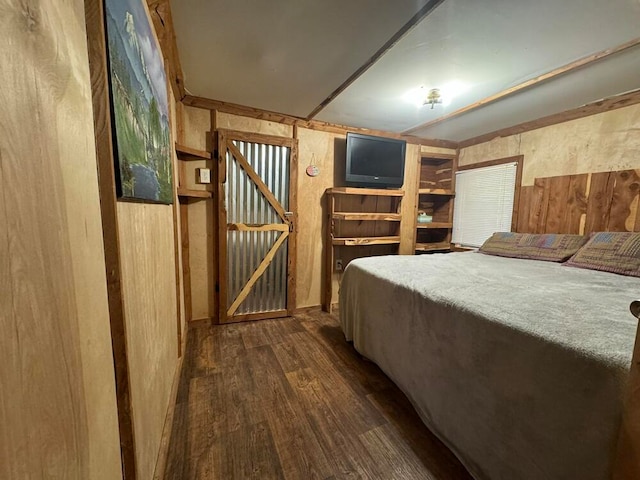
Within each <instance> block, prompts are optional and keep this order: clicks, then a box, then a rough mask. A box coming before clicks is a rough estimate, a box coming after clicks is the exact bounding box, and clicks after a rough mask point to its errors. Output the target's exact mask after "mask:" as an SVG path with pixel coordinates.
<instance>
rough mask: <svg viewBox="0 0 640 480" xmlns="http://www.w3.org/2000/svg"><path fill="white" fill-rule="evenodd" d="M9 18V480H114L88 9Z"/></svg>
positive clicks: (2, 277) (4, 52)
mask: <svg viewBox="0 0 640 480" xmlns="http://www.w3.org/2000/svg"><path fill="white" fill-rule="evenodd" d="M0 8H1V9H2V15H1V16H0V28H1V29H2V35H0V62H1V64H2V68H0V82H1V83H2V89H0V99H1V100H2V101H1V102H0V164H1V165H2V168H1V169H0V191H1V192H2V195H0V225H2V228H0V231H1V232H2V233H1V234H0V235H1V237H2V242H0V326H1V327H2V331H3V334H2V337H1V338H0V385H2V395H1V397H2V402H1V403H2V407H0V425H1V427H0V478H7V479H22V478H42V477H47V478H68V479H78V480H79V479H85V478H96V479H114V480H115V479H119V478H122V473H121V472H122V469H121V463H120V448H119V440H118V421H117V405H116V401H115V384H114V371H113V355H112V352H111V342H110V331H109V309H108V299H107V288H106V283H107V282H106V274H105V270H106V268H105V260H104V250H103V244H102V226H101V222H100V199H99V189H98V178H97V160H96V155H95V143H94V140H95V139H94V129H93V122H92V118H93V116H92V105H91V83H90V73H89V64H88V59H87V36H86V30H85V21H84V8H83V2H82V0H73V1H70V2H64V3H60V2H34V3H30V4H29V5H28V8H27V7H26V6H25V5H24V4H22V3H20V2H2V7H0ZM26 171H28V172H38V175H25V172H26Z"/></svg>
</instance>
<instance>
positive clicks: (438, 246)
mask: <svg viewBox="0 0 640 480" xmlns="http://www.w3.org/2000/svg"><path fill="white" fill-rule="evenodd" d="M437 250H451V244H450V243H449V242H441V243H416V252H435V251H437Z"/></svg>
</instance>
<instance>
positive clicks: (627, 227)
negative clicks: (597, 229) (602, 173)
mask: <svg viewBox="0 0 640 480" xmlns="http://www.w3.org/2000/svg"><path fill="white" fill-rule="evenodd" d="M638 173H640V170H623V171H620V172H615V173H614V176H615V184H614V187H613V198H612V199H611V210H610V211H609V221H608V223H607V230H608V231H630V232H633V231H640V224H638V223H637V221H636V219H637V213H638V197H639V195H640V176H639V175H638Z"/></svg>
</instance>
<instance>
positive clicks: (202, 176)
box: [198, 168, 211, 183]
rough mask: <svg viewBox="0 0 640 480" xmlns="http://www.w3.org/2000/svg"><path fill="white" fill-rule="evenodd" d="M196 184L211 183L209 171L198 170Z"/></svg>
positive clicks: (205, 169) (206, 169) (207, 169)
mask: <svg viewBox="0 0 640 480" xmlns="http://www.w3.org/2000/svg"><path fill="white" fill-rule="evenodd" d="M198 182H199V183H211V169H209V168H199V169H198Z"/></svg>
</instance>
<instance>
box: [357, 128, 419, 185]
mask: <svg viewBox="0 0 640 480" xmlns="http://www.w3.org/2000/svg"><path fill="white" fill-rule="evenodd" d="M406 145H407V143H406V142H405V141H404V140H396V139H393V138H384V137H374V136H371V135H363V134H360V133H351V132H347V168H346V178H345V180H346V182H347V185H349V186H353V187H370V188H400V187H402V184H403V183H404V154H405V150H406Z"/></svg>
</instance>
